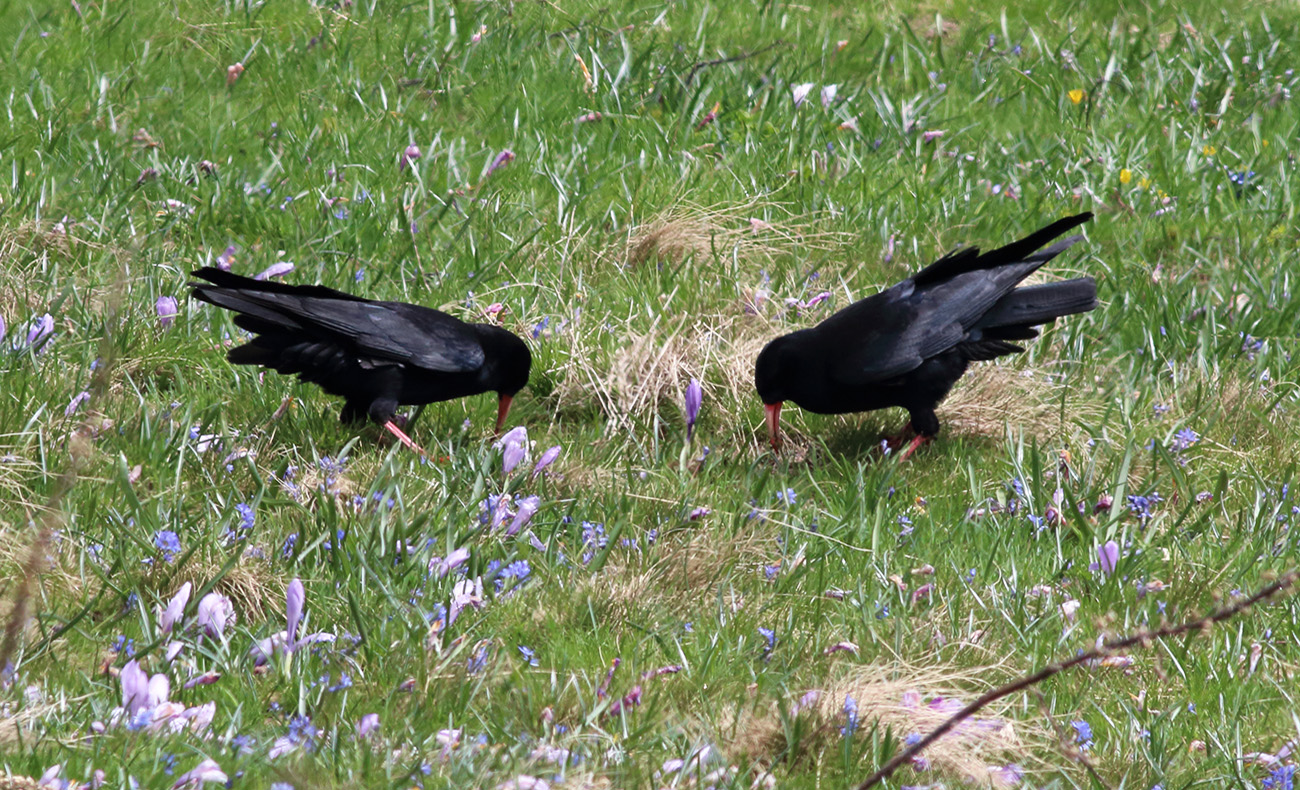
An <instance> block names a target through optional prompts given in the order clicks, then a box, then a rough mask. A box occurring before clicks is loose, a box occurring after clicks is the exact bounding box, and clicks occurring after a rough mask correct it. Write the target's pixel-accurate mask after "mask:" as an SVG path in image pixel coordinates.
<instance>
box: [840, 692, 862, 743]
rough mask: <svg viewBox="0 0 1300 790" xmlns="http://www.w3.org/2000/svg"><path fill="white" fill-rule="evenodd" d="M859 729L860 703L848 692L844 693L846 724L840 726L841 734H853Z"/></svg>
mask: <svg viewBox="0 0 1300 790" xmlns="http://www.w3.org/2000/svg"><path fill="white" fill-rule="evenodd" d="M857 730H858V703H857V702H855V701H854V699H853V697H850V696H849V695H848V694H845V695H844V726H843V727H840V735H842V736H844V737H845V738H847V737H849V736H851V735H852V734H853V733H855V732H857Z"/></svg>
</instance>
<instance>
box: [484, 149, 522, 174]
mask: <svg viewBox="0 0 1300 790" xmlns="http://www.w3.org/2000/svg"><path fill="white" fill-rule="evenodd" d="M514 160H515V152H514V151H511V150H510V149H509V148H507V149H505V150H504V151H502V152H501V153H499V154H497V158H496V159H493V160H492V164H490V165H488V169H487V172H486V173H484V174H483V177H484V178H487V177H488V176H490V175H492V174H493V173H494V172H496V171H497V170H498V169H500V168H502V167H505V166H506V165H508V164H510V163H511V162H513V161H514Z"/></svg>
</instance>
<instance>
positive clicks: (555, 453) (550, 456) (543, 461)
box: [533, 444, 560, 477]
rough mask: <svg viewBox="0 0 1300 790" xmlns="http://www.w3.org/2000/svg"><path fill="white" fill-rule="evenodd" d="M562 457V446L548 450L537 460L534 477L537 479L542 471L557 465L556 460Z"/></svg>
mask: <svg viewBox="0 0 1300 790" xmlns="http://www.w3.org/2000/svg"><path fill="white" fill-rule="evenodd" d="M559 457H560V445H558V444H557V445H555V446H554V447H552V448H550V449H548V450H547V451H546V452H544V453H542V457H541V458H538V459H537V465H536V466H534V467H533V477H537V476H538V475H539V474H541V473H542V470H543V469H545V468H546V467H548V466H550V465H551V464H553V463H555V459H556V458H559Z"/></svg>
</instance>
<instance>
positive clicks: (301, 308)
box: [190, 267, 532, 454]
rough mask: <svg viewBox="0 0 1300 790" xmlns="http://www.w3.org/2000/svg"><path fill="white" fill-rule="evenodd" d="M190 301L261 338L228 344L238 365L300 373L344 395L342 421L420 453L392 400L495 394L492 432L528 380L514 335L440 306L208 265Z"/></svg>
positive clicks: (526, 357)
mask: <svg viewBox="0 0 1300 790" xmlns="http://www.w3.org/2000/svg"><path fill="white" fill-rule="evenodd" d="M194 276H195V277H197V278H199V279H201V280H206V281H207V282H192V283H190V287H191V288H192V289H193V294H194V298H196V299H199V300H202V301H204V302H208V303H209V304H214V305H217V306H218V307H224V308H226V309H227V310H232V311H234V312H235V313H237V315H236V316H235V325H236V326H239V327H241V328H243V329H247V330H248V331H249V332H253V333H254V334H256V335H257V336H256V337H254V338H253V339H252V340H250V341H249V342H247V343H245V344H244V345H242V346H237V347H235V348H232V349H230V351H229V352H228V353H227V354H226V358H227V359H229V360H230V361H231V362H232V363H234V364H236V365H263V366H265V367H268V368H272V369H274V370H275V371H276V372H278V373H296V374H298V378H299V379H301V380H303V381H309V382H311V383H313V384H317V385H319V386H320V388H321V389H323V390H325V391H326V392H328V393H330V394H331V395H341V396H342V397H343V398H344V399H345V403H344V404H343V411H342V413H341V414H339V419H340V420H342V421H343V422H345V423H351V422H361V421H363V420H364V419H365V418H366V417H369V418H370V419H372V420H374V421H375V422H377V423H379V424H380V425H382V426H383V427H384V428H385V429H386V430H388V431H389V432H391V433H392V434H393V435H394V436H396V437H397V438H398V439H400V440H401V441H402V443H403V444H405V445H406V446H407V447H410V448H411V449H413V450H416V451H417V452H419V453H421V454H423V453H424V451H423V450H422V449H420V447H419V446H418V445H416V444H415V442H413V441H411V439H410V437H408V436H407V435H406V434H405V433H404V432H403V431H402V430H401V429H400V428H398V427H397V425H396V424H395V423H394V422H393V417H394V416H395V415H396V413H397V406H398V404H412V405H416V404H425V403H434V402H436V401H444V400H451V399H452V398H460V397H464V396H466V395H477V394H479V393H481V392H489V391H493V392H496V393H497V396H498V398H499V403H498V406H497V427H496V430H497V432H498V433H500V431H501V426H502V425H503V424H504V423H505V421H506V414H507V412H509V410H510V401H511V399H512V398H514V396H515V393H517V392H519V390H521V389H523V388H524V385H525V384H527V383H528V371H529V368H530V367H531V366H532V355H531V354H530V353H529V352H528V346H526V345H525V344H524V341H522V340H520V339H519V338H518V337H517V336H515V335H513V334H511V333H510V332H507V331H506V330H504V329H502V328H500V327H497V326H492V325H490V324H467V323H465V322H464V321H461V320H460V319H458V318H455V317H454V316H450V315H447V314H446V313H443V312H440V311H438V310H433V309H431V308H428V307H421V306H419V305H413V304H406V303H404V302H376V301H372V300H370V299H363V298H361V297H359V296H353V295H352V294H346V293H343V292H342V291H336V290H334V289H333V288H326V287H324V286H320V285H288V284H285V283H277V282H268V281H264V280H254V279H251V278H248V277H241V276H239V275H237V274H231V273H230V272H227V271H223V270H221V269H216V268H212V267H205V268H202V269H199V270H198V271H196V272H194Z"/></svg>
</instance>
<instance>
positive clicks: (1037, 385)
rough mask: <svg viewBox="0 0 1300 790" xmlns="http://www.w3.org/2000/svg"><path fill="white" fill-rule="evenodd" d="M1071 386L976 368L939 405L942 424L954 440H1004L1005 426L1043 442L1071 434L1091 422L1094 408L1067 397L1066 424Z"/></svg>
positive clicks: (1037, 374) (983, 365) (1036, 373)
mask: <svg viewBox="0 0 1300 790" xmlns="http://www.w3.org/2000/svg"><path fill="white" fill-rule="evenodd" d="M1069 386H1070V382H1069V381H1068V380H1067V381H1066V382H1064V383H1062V382H1056V381H1050V382H1049V381H1048V376H1047V374H1046V373H1045V372H1044V371H1043V370H1041V369H1037V368H1028V367H1027V368H1020V369H1018V368H1016V367H1013V366H1011V365H999V364H996V363H989V362H977V363H974V364H972V365H971V366H970V368H969V369H968V370H967V371H966V375H964V376H962V378H961V381H959V382H957V385H956V386H955V387H953V389H952V392H951V393H950V394H949V395H948V397H947V399H945V400H944V402H943V403H941V404H939V409H938V413H939V419H940V420H941V421H943V423H944V426H945V429H946V430H947V431H949V432H950V435H951V434H955V433H962V434H976V435H980V436H988V437H994V438H1000V437H1002V436H1003V435H1004V434H1005V432H1006V429H1007V426H1011V427H1012V428H1014V429H1016V430H1020V431H1025V432H1027V433H1032V434H1034V435H1036V436H1040V437H1045V436H1051V435H1054V434H1057V433H1060V432H1062V431H1066V432H1073V431H1075V430H1077V429H1076V428H1075V426H1076V425H1077V424H1079V422H1081V421H1087V420H1088V419H1089V418H1090V415H1087V414H1085V413H1084V410H1087V409H1089V408H1090V403H1091V402H1090V401H1087V400H1084V399H1081V398H1078V397H1074V396H1071V395H1067V396H1066V397H1067V402H1066V412H1065V414H1066V418H1067V419H1066V420H1065V421H1064V422H1062V415H1061V394H1062V388H1067V387H1069ZM1091 406H1094V407H1095V404H1091Z"/></svg>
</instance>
